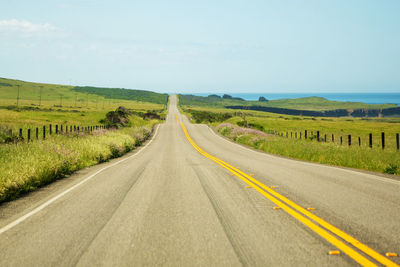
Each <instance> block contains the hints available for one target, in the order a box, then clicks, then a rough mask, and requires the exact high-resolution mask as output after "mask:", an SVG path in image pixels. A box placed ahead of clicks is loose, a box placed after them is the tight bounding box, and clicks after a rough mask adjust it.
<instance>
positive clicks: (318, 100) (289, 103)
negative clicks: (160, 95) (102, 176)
mask: <svg viewBox="0 0 400 267" xmlns="http://www.w3.org/2000/svg"><path fill="white" fill-rule="evenodd" d="M179 103H180V105H183V106H202V107H207V106H209V107H225V106H235V105H236V106H261V107H271V108H284V109H296V110H311V111H328V110H336V109H346V110H347V109H384V108H394V107H398V106H397V105H396V104H383V105H380V104H366V103H359V102H341V101H331V100H328V99H325V98H323V97H304V98H293V99H278V100H270V101H245V100H239V99H224V98H220V97H217V96H214V95H213V96H208V97H202V96H194V95H179Z"/></svg>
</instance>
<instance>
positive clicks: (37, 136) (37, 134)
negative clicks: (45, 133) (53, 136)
mask: <svg viewBox="0 0 400 267" xmlns="http://www.w3.org/2000/svg"><path fill="white" fill-rule="evenodd" d="M38 139H39V128H38V127H36V140H38Z"/></svg>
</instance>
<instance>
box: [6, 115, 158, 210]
mask: <svg viewBox="0 0 400 267" xmlns="http://www.w3.org/2000/svg"><path fill="white" fill-rule="evenodd" d="M131 121H132V127H129V128H123V129H121V130H96V131H93V132H92V133H82V132H80V133H79V134H77V133H72V134H71V133H70V134H68V135H66V134H61V135H52V136H50V137H48V138H47V139H46V140H44V141H42V140H39V141H34V142H30V143H26V142H21V143H17V144H3V145H0V202H3V201H7V200H11V199H14V198H16V197H17V196H19V195H20V194H22V193H26V192H29V191H32V190H35V189H36V188H37V187H40V186H42V185H45V184H48V183H50V182H52V181H54V180H56V179H59V178H63V177H65V176H67V175H69V174H71V173H73V172H74V171H76V170H79V169H82V168H85V167H88V166H92V165H94V164H97V163H101V162H104V161H107V160H108V159H110V158H115V157H119V156H121V155H123V154H125V153H126V152H129V151H131V150H132V149H133V148H135V147H136V146H138V145H140V144H141V143H142V142H143V141H144V140H146V139H147V138H148V137H149V135H150V133H151V131H152V128H153V126H154V125H155V124H156V123H157V122H158V121H157V120H143V119H142V118H139V117H137V116H133V117H131Z"/></svg>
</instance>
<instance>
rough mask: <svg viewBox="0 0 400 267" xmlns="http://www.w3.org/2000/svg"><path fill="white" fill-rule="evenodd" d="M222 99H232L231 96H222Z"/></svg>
mask: <svg viewBox="0 0 400 267" xmlns="http://www.w3.org/2000/svg"><path fill="white" fill-rule="evenodd" d="M222 98H224V99H232V96H231V95H227V94H224V95H223V96H222Z"/></svg>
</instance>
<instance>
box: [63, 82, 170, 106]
mask: <svg viewBox="0 0 400 267" xmlns="http://www.w3.org/2000/svg"><path fill="white" fill-rule="evenodd" d="M71 90H72V91H75V92H80V93H89V94H94V95H99V96H103V97H104V98H107V99H124V100H135V101H143V102H150V103H157V104H165V103H166V102H167V101H168V94H160V93H155V92H151V91H145V90H136V89H123V88H103V87H90V86H84V87H80V86H76V87H73V88H72V89H71Z"/></svg>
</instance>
